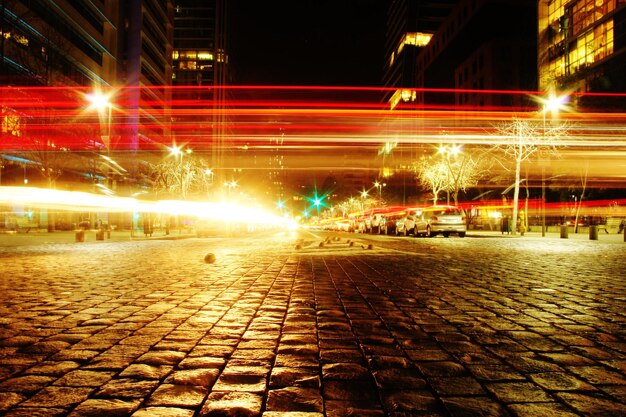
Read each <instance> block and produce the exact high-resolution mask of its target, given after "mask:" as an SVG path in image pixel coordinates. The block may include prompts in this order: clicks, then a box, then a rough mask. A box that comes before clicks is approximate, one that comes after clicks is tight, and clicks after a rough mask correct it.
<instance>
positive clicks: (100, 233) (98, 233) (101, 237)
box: [96, 229, 104, 240]
mask: <svg viewBox="0 0 626 417" xmlns="http://www.w3.org/2000/svg"><path fill="white" fill-rule="evenodd" d="M96 240H104V230H103V229H98V230H97V231H96Z"/></svg>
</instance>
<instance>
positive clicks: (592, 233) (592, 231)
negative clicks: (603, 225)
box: [589, 226, 598, 240]
mask: <svg viewBox="0 0 626 417" xmlns="http://www.w3.org/2000/svg"><path fill="white" fill-rule="evenodd" d="M589 240H598V226H589Z"/></svg>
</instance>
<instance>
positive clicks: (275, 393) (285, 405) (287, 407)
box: [266, 387, 324, 413]
mask: <svg viewBox="0 0 626 417" xmlns="http://www.w3.org/2000/svg"><path fill="white" fill-rule="evenodd" d="M266 410H267V411H312V412H320V413H321V412H323V411H324V405H323V399H322V395H321V393H320V392H319V390H317V389H314V388H300V387H287V388H281V389H275V390H270V391H269V392H268V394H267V405H266Z"/></svg>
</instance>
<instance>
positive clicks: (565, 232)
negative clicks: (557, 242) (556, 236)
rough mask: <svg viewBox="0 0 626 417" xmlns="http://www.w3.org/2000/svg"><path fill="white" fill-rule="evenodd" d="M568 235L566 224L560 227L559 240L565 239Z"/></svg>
mask: <svg viewBox="0 0 626 417" xmlns="http://www.w3.org/2000/svg"><path fill="white" fill-rule="evenodd" d="M568 234H569V229H568V227H567V225H566V224H563V225H561V239H567V238H568Z"/></svg>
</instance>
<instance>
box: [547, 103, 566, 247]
mask: <svg viewBox="0 0 626 417" xmlns="http://www.w3.org/2000/svg"><path fill="white" fill-rule="evenodd" d="M566 100H567V96H554V95H552V94H551V95H550V96H549V97H548V99H547V100H545V101H544V103H543V109H542V113H543V139H544V140H545V138H546V113H547V112H550V115H551V116H554V113H558V111H559V109H560V108H561V107H562V106H563V105H564V103H565V101H566ZM545 178H546V173H545V166H543V165H542V166H541V237H545V236H546V179H545Z"/></svg>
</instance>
